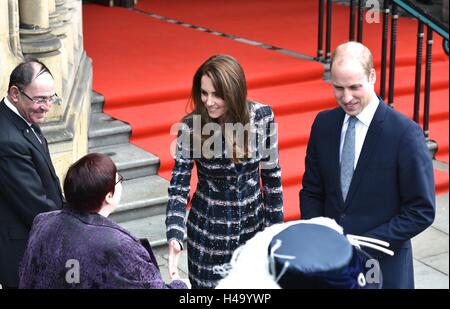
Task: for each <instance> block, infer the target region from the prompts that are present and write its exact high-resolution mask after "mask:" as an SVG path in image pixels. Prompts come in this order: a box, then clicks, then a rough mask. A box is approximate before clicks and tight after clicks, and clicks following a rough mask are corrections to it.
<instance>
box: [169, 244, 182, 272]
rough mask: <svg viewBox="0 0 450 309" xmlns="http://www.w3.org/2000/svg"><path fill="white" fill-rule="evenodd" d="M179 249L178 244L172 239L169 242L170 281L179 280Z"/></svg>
mask: <svg viewBox="0 0 450 309" xmlns="http://www.w3.org/2000/svg"><path fill="white" fill-rule="evenodd" d="M180 253H181V247H180V243H179V242H178V241H177V240H175V239H172V240H171V241H170V242H169V276H170V278H171V279H172V280H175V279H179V278H180V275H179V274H178V260H179V258H180Z"/></svg>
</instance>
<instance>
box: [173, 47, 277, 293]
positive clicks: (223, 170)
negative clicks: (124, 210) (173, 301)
mask: <svg viewBox="0 0 450 309" xmlns="http://www.w3.org/2000/svg"><path fill="white" fill-rule="evenodd" d="M191 102H192V105H193V106H192V110H193V111H192V112H191V113H189V114H188V115H186V116H185V117H184V118H183V119H182V121H181V122H182V123H181V126H180V128H179V134H178V138H177V145H176V154H175V166H174V169H173V171H172V180H171V183H170V186H169V202H168V205H167V213H166V215H167V216H166V232H167V240H168V243H169V273H170V275H171V276H175V277H176V276H177V275H178V272H177V264H178V257H179V255H180V251H181V250H182V243H183V238H184V232H185V229H186V228H187V236H188V268H189V279H190V282H191V284H192V287H193V288H214V287H215V286H216V285H217V282H218V281H219V280H220V279H221V278H222V277H221V276H220V274H219V272H218V271H217V269H218V268H217V267H216V266H220V265H222V264H224V263H227V262H229V260H230V258H231V255H232V254H233V251H234V250H235V249H236V248H237V247H239V246H240V245H241V244H243V243H245V242H246V241H247V240H248V239H250V238H252V237H253V236H254V235H255V234H256V233H257V232H258V231H261V230H263V229H264V228H265V227H266V226H269V225H272V224H274V223H279V222H283V196H282V187H281V169H280V166H279V164H278V141H277V130H276V125H275V121H274V115H273V112H272V109H271V108H270V107H269V106H266V105H263V104H260V103H256V102H251V101H249V100H247V85H246V80H245V75H244V71H243V70H242V67H241V65H240V64H239V63H238V62H237V61H236V59H234V58H233V57H231V56H228V55H215V56H212V57H211V58H209V59H207V60H206V61H205V62H204V63H203V64H202V65H201V66H200V67H199V68H198V70H197V71H196V73H195V75H194V78H193V84H192V91H191ZM194 162H195V164H196V167H197V177H198V184H197V188H196V191H195V193H194V195H193V197H192V201H191V209H190V212H189V215H188V218H187V222H185V216H186V205H187V203H188V199H189V191H190V180H191V172H192V168H193V165H194Z"/></svg>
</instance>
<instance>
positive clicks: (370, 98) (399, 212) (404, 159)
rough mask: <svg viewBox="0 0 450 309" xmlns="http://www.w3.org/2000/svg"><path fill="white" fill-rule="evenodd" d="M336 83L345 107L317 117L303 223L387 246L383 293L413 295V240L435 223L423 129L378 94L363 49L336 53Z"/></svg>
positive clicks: (348, 46)
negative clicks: (319, 222)
mask: <svg viewBox="0 0 450 309" xmlns="http://www.w3.org/2000/svg"><path fill="white" fill-rule="evenodd" d="M331 81H332V85H333V89H334V94H335V97H336V100H337V101H338V103H339V105H340V107H337V108H335V109H333V110H327V111H323V112H321V113H319V114H318V115H317V117H316V119H315V121H314V123H313V125H312V129H311V136H310V140H309V143H308V149H307V153H306V160H305V163H306V169H305V174H304V176H303V188H302V190H301V191H300V209H301V213H302V218H303V219H308V218H312V217H318V216H326V217H330V218H333V219H335V220H336V221H337V223H338V224H340V225H341V226H342V227H343V228H344V233H346V234H357V235H362V236H367V237H373V238H377V239H380V240H384V241H387V242H389V243H390V245H391V248H390V249H392V250H393V251H394V256H381V255H379V254H376V253H373V254H372V255H373V256H375V257H377V258H378V262H379V265H380V267H381V270H382V273H383V278H384V280H383V281H384V282H383V287H384V288H414V273H413V259H412V248H411V241H410V239H411V238H412V237H414V236H415V235H417V234H419V233H420V232H422V231H423V230H425V229H426V228H427V227H428V226H430V225H431V223H432V222H433V220H434V215H435V192H434V177H433V166H432V160H431V155H430V153H429V151H428V149H427V147H426V144H425V139H424V135H423V132H422V130H421V128H420V127H419V126H418V125H417V124H416V123H415V122H413V121H412V120H410V119H408V118H407V117H405V116H403V115H402V114H400V113H398V112H397V111H395V110H393V109H391V108H389V107H388V106H387V105H386V104H385V102H383V100H382V99H380V98H379V97H377V95H376V94H375V90H374V85H375V81H376V74H375V69H374V68H373V60H372V55H371V53H370V51H369V50H368V49H367V48H366V47H365V46H364V45H362V44H359V43H356V42H348V43H345V44H342V45H340V46H338V48H337V49H336V51H335V52H334V54H333V57H332V63H331Z"/></svg>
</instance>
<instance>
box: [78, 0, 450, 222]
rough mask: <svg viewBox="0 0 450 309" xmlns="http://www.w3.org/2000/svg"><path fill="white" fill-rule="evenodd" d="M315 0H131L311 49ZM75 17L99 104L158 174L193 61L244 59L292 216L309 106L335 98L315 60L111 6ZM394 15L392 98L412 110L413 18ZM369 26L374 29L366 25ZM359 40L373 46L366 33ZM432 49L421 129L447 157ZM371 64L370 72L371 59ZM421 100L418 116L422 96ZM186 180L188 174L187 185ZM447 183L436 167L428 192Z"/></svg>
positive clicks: (444, 75) (443, 81)
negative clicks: (425, 125)
mask: <svg viewBox="0 0 450 309" xmlns="http://www.w3.org/2000/svg"><path fill="white" fill-rule="evenodd" d="M316 3H317V1H294V0H283V1H266V0H264V1H258V2H255V0H247V1H226V2H225V1H205V0H202V1H199V0H192V1H183V0H177V1H176V2H175V1H174V0H165V1H160V0H155V1H146V0H140V1H139V5H138V7H139V8H142V9H145V10H146V11H152V12H155V13H158V14H161V15H164V16H167V17H172V18H175V19H179V20H182V21H185V22H191V23H193V24H195V25H197V26H203V27H205V28H212V29H214V30H218V31H223V32H226V33H229V34H235V35H239V36H241V37H244V38H247V39H252V40H255V41H261V42H264V43H269V44H273V45H276V46H278V47H282V48H286V49H291V50H295V51H297V52H300V53H304V54H310V55H315V52H316V51H315V48H316V45H317V42H316V40H317V38H316V35H317V34H316V32H315V31H316V30H315V28H316V22H314V23H313V24H309V23H310V22H311V20H314V19H316V18H317V15H316V14H317V10H316V8H315V7H316V5H317V4H316ZM336 7H337V8H336V10H335V11H336V12H337V13H336V14H341V15H339V16H340V19H338V18H337V17H336V18H335V19H334V20H335V21H339V20H340V22H341V23H342V20H343V18H344V17H343V14H346V13H345V12H346V11H345V12H344V10H343V9H342V8H339V7H340V6H336ZM250 12H251V13H250ZM339 12H340V13H339ZM336 16H338V15H336ZM83 18H84V44H85V49H86V50H87V52H88V55H89V56H90V57H91V58H92V59H93V65H94V89H95V90H96V91H98V92H100V93H102V94H103V95H104V96H105V98H106V104H105V112H106V113H108V114H110V115H112V116H113V117H116V118H118V119H121V120H123V121H126V122H128V123H130V124H131V126H132V129H133V132H132V136H131V141H132V143H134V144H136V145H138V146H140V147H141V148H143V149H146V150H147V151H149V152H151V153H153V154H155V155H157V156H158V157H159V158H160V159H161V167H160V170H159V174H160V175H161V176H162V177H165V178H166V179H170V173H171V169H172V166H173V157H172V155H171V153H170V145H171V143H173V142H174V139H175V135H170V134H169V130H170V128H171V126H172V125H173V124H175V123H177V122H178V121H179V120H180V118H181V117H182V116H183V115H184V114H185V113H186V105H187V99H188V96H189V91H190V87H191V81H192V76H193V74H194V72H195V70H196V68H197V67H198V66H199V65H200V64H201V63H202V62H203V61H204V60H205V59H206V58H207V57H209V56H210V55H212V54H215V53H228V54H231V55H233V56H235V57H236V58H237V59H238V60H239V61H240V62H241V63H242V65H243V67H244V70H245V73H246V76H247V80H248V84H249V98H251V99H254V100H257V101H259V102H262V103H265V104H269V105H271V106H272V107H273V109H274V112H275V118H276V121H277V123H278V129H279V147H280V164H281V168H282V178H283V186H284V197H285V213H286V220H292V219H297V218H298V217H299V205H298V192H299V190H300V188H301V178H302V176H303V172H304V158H305V152H306V144H307V141H308V137H309V131H310V126H311V124H312V121H313V120H314V117H315V116H316V114H317V113H318V111H320V110H322V109H326V108H333V107H335V106H336V102H335V99H334V96H333V92H332V88H331V86H330V85H328V84H326V83H325V82H323V81H322V80H321V76H322V74H323V69H322V65H320V64H318V63H314V62H309V61H305V60H300V59H298V58H295V57H292V56H288V55H284V54H281V53H278V52H274V51H270V50H265V49H262V48H260V47H255V46H250V45H248V44H243V43H239V42H236V41H232V40H230V39H226V38H223V37H219V36H215V35H211V34H208V33H204V32H200V31H198V30H194V29H190V28H186V27H183V26H180V25H176V24H171V23H168V22H165V21H162V20H157V19H155V18H152V17H150V16H147V15H144V14H141V13H138V12H135V11H131V10H126V9H121V8H107V7H102V6H98V5H84V6H83ZM345 18H346V17H345ZM243 20H244V21H245V22H242V21H243ZM346 20H347V19H345V21H346ZM297 23H298V25H297ZM404 23H406V26H403V24H404ZM294 24H295V26H294ZM344 24H345V23H344ZM401 24H402V27H401V28H400V30H399V31H400V33H401V34H402V35H403V33H405V35H408V38H407V39H402V41H401V42H399V43H398V45H399V53H398V56H397V58H398V60H399V63H400V65H399V66H397V68H396V72H395V74H396V89H395V105H394V107H395V108H396V109H397V110H399V111H400V112H402V113H403V114H405V115H407V116H408V117H412V108H413V91H414V66H412V65H408V64H413V63H414V55H415V33H416V28H417V26H416V24H415V22H411V21H409V20H407V21H403V20H402V22H401ZM308 27H309V28H308ZM405 27H406V28H405ZM337 29H339V30H337ZM344 29H345V27H344V28H342V27H336V28H335V29H334V31H335V32H340V34H338V37H341V38H342V40H344V38H345V36H346V35H347V30H345V31H344ZM373 29H375V28H373ZM370 31H373V33H372V35H373V36H375V34H374V33H375V32H376V30H370ZM305 33H308V35H306V36H305V35H304V34H305ZM368 33H371V32H368ZM344 34H345V35H344ZM366 35H367V34H366ZM295 38H299V39H295ZM377 38H378V36H377ZM371 40H372V39H371ZM336 42H337V41H336ZM336 42H335V43H334V44H336ZM367 44H368V45H369V47H370V46H371V44H374V45H373V46H378V42H375V41H374V42H368V43H367ZM411 46H413V47H414V48H411ZM374 48H375V47H374ZM375 50H376V48H375ZM376 54H379V53H376ZM434 59H435V60H437V61H435V62H433V71H432V90H433V91H432V92H431V101H432V105H431V109H430V119H431V123H430V138H431V139H434V140H436V141H437V142H438V144H439V151H438V154H437V159H438V160H441V161H444V162H448V157H449V155H448V144H449V142H448V135H449V132H448V101H449V99H448V58H447V57H446V56H445V58H444V57H443V56H442V51H441V50H440V46H437V47H436V48H435V50H434ZM377 71H378V73H379V72H380V70H379V65H378V66H377ZM378 79H379V76H378ZM422 84H424V81H423V80H422ZM377 87H379V85H377ZM421 104H422V105H421V117H422V114H423V96H422V102H421ZM421 119H422V118H421ZM421 121H422V120H421ZM195 173H196V172H195V171H194V172H193V175H195ZM195 183H196V179H195V176H194V177H193V181H192V186H193V188H195ZM448 183H449V179H448V173H445V172H440V171H436V190H437V192H438V193H443V192H448Z"/></svg>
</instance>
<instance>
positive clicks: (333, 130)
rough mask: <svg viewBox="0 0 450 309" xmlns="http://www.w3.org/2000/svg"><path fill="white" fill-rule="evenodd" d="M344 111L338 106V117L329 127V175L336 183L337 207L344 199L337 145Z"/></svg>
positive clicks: (339, 140)
mask: <svg viewBox="0 0 450 309" xmlns="http://www.w3.org/2000/svg"><path fill="white" fill-rule="evenodd" d="M344 117H345V113H344V111H343V110H342V109H341V108H339V109H338V117H336V122H335V123H334V124H333V125H332V126H331V127H330V135H329V136H330V138H331V149H330V154H331V158H332V160H333V162H332V163H331V164H332V166H331V169H330V170H331V171H333V173H334V174H333V175H331V177H332V179H334V183H335V184H336V191H337V194H338V196H339V197H340V198H339V208H343V207H344V200H343V199H342V193H341V178H340V174H341V164H340V161H339V146H340V143H341V131H342V124H343V123H344Z"/></svg>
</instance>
